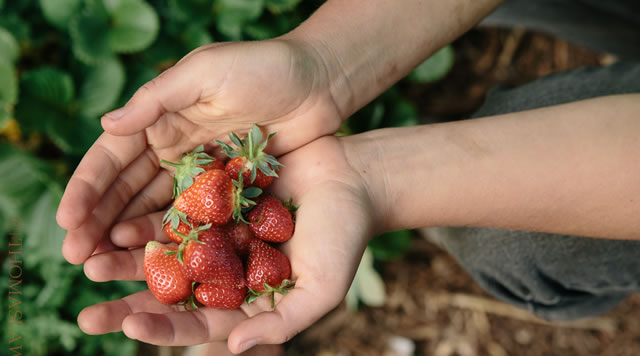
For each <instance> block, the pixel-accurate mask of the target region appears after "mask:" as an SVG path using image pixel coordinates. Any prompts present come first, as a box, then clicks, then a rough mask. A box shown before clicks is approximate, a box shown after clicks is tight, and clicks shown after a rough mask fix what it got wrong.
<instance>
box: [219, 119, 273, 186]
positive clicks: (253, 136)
mask: <svg viewBox="0 0 640 356" xmlns="http://www.w3.org/2000/svg"><path fill="white" fill-rule="evenodd" d="M273 135H275V133H273V134H271V135H269V136H268V137H267V138H266V139H264V140H263V139H262V131H261V130H260V128H259V127H258V126H257V125H255V124H254V125H253V127H252V128H251V130H250V131H249V133H248V134H247V136H246V137H245V138H244V139H242V140H240V138H239V137H238V135H236V134H235V133H233V132H232V133H231V134H230V135H229V139H230V140H231V142H232V143H233V144H234V145H235V146H236V148H235V149H234V148H233V147H231V146H230V145H228V144H226V143H224V142H221V141H216V142H217V143H218V144H219V145H220V146H221V147H222V150H223V151H224V153H225V154H226V155H227V156H229V157H230V158H231V160H229V162H227V165H226V166H225V171H226V172H227V174H229V177H231V178H233V179H235V178H236V177H238V175H239V174H242V176H243V179H244V181H245V182H246V184H247V186H255V187H258V188H261V189H264V188H265V187H266V186H268V185H269V184H271V182H272V181H273V178H274V177H278V174H277V173H276V171H275V170H276V169H278V168H280V167H282V164H280V162H278V160H276V159H275V158H274V157H273V156H271V155H268V154H266V153H264V149H265V148H266V147H267V143H268V142H269V140H270V139H271V138H272V137H273Z"/></svg>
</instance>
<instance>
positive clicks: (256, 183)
mask: <svg viewBox="0 0 640 356" xmlns="http://www.w3.org/2000/svg"><path fill="white" fill-rule="evenodd" d="M267 165H268V166H269V168H270V169H271V170H273V169H272V168H271V165H269V164H268V163H267ZM252 167H253V163H251V161H249V160H248V159H247V158H245V157H236V158H232V159H230V160H229V162H227V164H226V165H225V167H224V171H225V172H227V174H228V175H229V177H231V178H236V177H238V174H240V172H242V179H243V180H244V181H245V182H248V184H247V186H253V187H258V188H262V189H264V188H265V187H267V186H268V185H269V184H271V182H273V178H274V176H268V175H266V174H264V173H263V172H262V170H259V169H258V170H257V171H256V173H255V174H256V176H255V179H254V180H253V181H252V180H251V174H252V172H253V171H254V170H253V169H252ZM249 182H250V183H249Z"/></svg>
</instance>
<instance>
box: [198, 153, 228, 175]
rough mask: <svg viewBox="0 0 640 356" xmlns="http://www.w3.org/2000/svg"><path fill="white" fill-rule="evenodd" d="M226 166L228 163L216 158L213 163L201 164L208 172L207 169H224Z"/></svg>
mask: <svg viewBox="0 0 640 356" xmlns="http://www.w3.org/2000/svg"><path fill="white" fill-rule="evenodd" d="M225 166H226V164H225V163H224V162H223V161H222V160H219V159H215V158H214V161H213V162H211V163H209V164H207V165H204V166H200V168H202V169H204V170H205V172H207V171H212V170H214V169H222V170H224V167H225ZM196 178H197V176H196Z"/></svg>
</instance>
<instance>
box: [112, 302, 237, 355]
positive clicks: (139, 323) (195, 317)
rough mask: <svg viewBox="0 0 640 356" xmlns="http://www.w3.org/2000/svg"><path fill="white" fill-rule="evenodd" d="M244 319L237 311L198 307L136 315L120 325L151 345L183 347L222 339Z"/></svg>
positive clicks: (127, 333)
mask: <svg viewBox="0 0 640 356" xmlns="http://www.w3.org/2000/svg"><path fill="white" fill-rule="evenodd" d="M244 319H246V316H245V315H244V314H243V313H242V312H241V311H240V310H238V309H235V310H221V309H214V308H207V307H201V308H199V309H198V310H193V311H189V312H185V311H175V312H169V313H164V314H154V313H135V314H132V315H129V316H127V317H126V318H125V319H124V321H123V322H122V331H123V332H124V333H125V334H126V335H127V336H128V337H129V338H131V339H136V340H140V341H142V342H146V343H149V344H154V345H163V346H185V345H196V344H202V343H205V342H211V341H219V340H225V339H226V338H227V336H228V335H229V332H230V331H231V329H232V328H233V327H234V326H235V325H237V324H238V323H239V322H241V321H242V320H244Z"/></svg>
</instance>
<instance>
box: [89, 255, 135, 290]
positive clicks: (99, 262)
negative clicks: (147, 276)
mask: <svg viewBox="0 0 640 356" xmlns="http://www.w3.org/2000/svg"><path fill="white" fill-rule="evenodd" d="M84 274H85V275H86V276H87V278H89V279H90V280H92V281H94V282H107V281H113V280H123V281H143V280H144V248H137V249H133V250H117V251H109V252H105V253H101V254H99V255H94V256H91V257H89V259H88V260H87V261H86V262H85V263H84Z"/></svg>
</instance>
